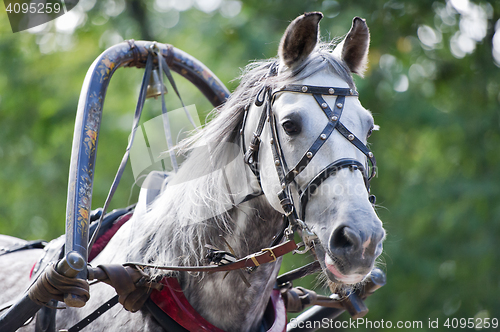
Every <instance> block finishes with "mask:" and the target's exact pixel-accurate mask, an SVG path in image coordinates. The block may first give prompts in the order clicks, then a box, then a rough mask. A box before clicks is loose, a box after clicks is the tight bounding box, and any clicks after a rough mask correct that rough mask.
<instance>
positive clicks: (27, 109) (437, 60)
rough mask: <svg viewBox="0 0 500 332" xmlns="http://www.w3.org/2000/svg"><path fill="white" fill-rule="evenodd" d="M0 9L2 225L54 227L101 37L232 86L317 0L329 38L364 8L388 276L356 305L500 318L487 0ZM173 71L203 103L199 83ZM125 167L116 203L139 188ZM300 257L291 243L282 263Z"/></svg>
mask: <svg viewBox="0 0 500 332" xmlns="http://www.w3.org/2000/svg"><path fill="white" fill-rule="evenodd" d="M0 10H2V12H0V15H3V16H4V18H5V19H3V20H0V34H1V35H0V61H1V63H2V70H0V188H1V189H2V193H1V194H0V233H4V234H10V235H13V236H19V237H23V238H30V239H33V238H39V237H42V238H46V239H50V238H53V237H56V236H58V235H60V234H62V233H63V232H64V215H65V200H66V183H67V174H68V168H69V156H70V151H71V140H72V131H73V124H74V115H75V111H76V105H77V101H78V93H79V90H80V88H81V85H82V82H83V78H84V76H85V72H86V70H87V68H88V67H89V66H90V64H91V63H92V61H93V60H94V59H95V58H96V57H97V56H98V55H99V54H100V53H101V52H102V51H103V50H105V49H106V48H107V47H109V46H111V45H114V44H116V43H118V42H120V41H122V40H124V39H132V38H134V39H155V40H158V41H159V42H166V43H170V44H173V45H175V46H176V47H178V48H180V49H182V50H184V51H186V52H188V53H190V54H191V55H193V56H195V57H196V58H198V59H199V60H201V61H202V62H204V63H205V64H206V65H207V66H208V67H209V68H211V69H212V71H213V72H214V73H216V74H217V75H218V76H219V78H221V80H222V81H223V82H225V83H227V86H228V87H229V88H230V89H234V88H235V86H236V85H237V81H231V80H232V79H233V78H234V77H237V76H238V75H239V73H240V69H239V68H241V67H243V66H244V65H245V64H247V63H248V62H249V61H251V60H254V59H259V58H267V57H273V56H275V55H276V49H277V46H278V43H279V38H280V36H281V34H282V33H283V31H284V29H285V28H286V26H287V24H288V23H289V21H290V20H292V19H293V18H295V17H296V16H297V15H298V14H300V13H302V12H304V11H313V10H319V11H323V13H324V14H325V18H324V19H323V21H322V23H321V26H322V34H323V38H324V39H330V38H332V37H333V36H341V35H343V34H345V33H346V32H347V31H348V29H349V26H350V23H351V20H352V17H353V16H361V17H364V18H366V19H367V22H368V25H369V26H370V29H371V36H372V42H371V51H370V69H369V71H368V72H367V73H366V78H365V79H359V78H357V79H356V82H357V85H358V89H359V91H360V99H361V101H362V103H363V104H364V105H365V107H367V108H369V109H371V111H372V112H373V114H374V116H375V119H376V122H377V123H378V124H379V125H380V127H381V130H380V132H378V133H375V134H374V135H373V136H372V138H371V141H372V144H373V145H372V148H373V150H374V153H375V155H376V156H377V160H378V163H379V167H380V169H379V172H378V174H379V176H378V178H377V179H375V180H374V181H373V185H372V187H373V189H372V190H373V192H374V193H375V194H377V196H378V202H379V204H380V207H379V208H378V213H379V214H380V216H381V218H382V220H384V222H385V227H386V229H387V230H388V237H387V240H386V244H385V252H384V254H383V256H382V258H381V266H383V268H384V269H385V270H386V272H387V275H388V284H387V286H385V287H384V288H382V289H380V290H379V291H378V292H377V293H376V294H375V295H374V296H372V297H371V298H370V299H369V300H368V305H369V308H370V314H369V316H367V318H369V319H370V320H372V321H380V320H381V319H384V320H385V321H391V322H393V323H394V324H395V323H396V322H397V321H422V322H423V327H424V329H429V328H428V325H427V324H428V320H429V319H431V320H435V319H436V318H438V319H439V322H440V327H441V329H444V328H443V325H442V324H443V323H444V322H445V320H446V319H447V318H453V317H454V318H472V317H490V318H500V303H499V300H498V294H500V278H499V277H498V276H499V275H500V267H499V266H500V265H499V262H500V259H499V258H500V244H499V242H500V241H498V238H499V236H500V222H499V220H500V205H499V204H498V201H499V200H500V185H499V184H500V175H499V172H498V168H499V166H500V154H499V153H498V147H499V146H500V130H499V125H500V112H499V109H500V108H499V103H500V83H499V82H500V71H499V66H500V21H499V19H500V3H499V2H498V1H474V2H472V1H469V0H446V1H445V0H438V1H418V2H415V1H396V0H390V1H386V0H375V1H367V0H362V1H357V2H339V1H334V0H323V1H322V0H315V1H307V2H305V1H299V0H292V1H284V0H273V1H265V2H264V1H258V0H248V1H245V2H242V1H236V0H209V1H208V0H171V1H160V0H146V1H137V0H127V1H125V0H104V1H99V2H97V1H95V0H83V1H80V3H79V5H78V6H77V7H76V8H75V9H73V10H72V11H70V12H69V13H68V14H66V15H64V16H62V17H61V18H60V19H58V20H57V21H53V22H50V23H48V24H46V25H45V26H42V27H37V28H34V29H32V30H30V31H27V32H21V33H16V34H12V33H11V32H10V28H9V26H8V20H7V19H6V14H5V12H4V11H3V10H4V8H2V9H0ZM141 74H142V73H141V71H139V70H133V69H121V70H119V71H118V72H117V73H116V74H115V78H114V79H113V80H112V83H111V85H110V88H109V91H108V95H107V98H106V99H107V100H106V104H105V111H104V120H103V125H102V129H101V136H100V137H101V139H100V141H101V142H100V148H99V153H98V157H97V158H98V163H97V169H96V176H95V185H94V196H93V206H94V207H98V206H101V205H102V203H103V202H104V199H105V196H106V194H107V191H108V189H109V186H110V184H111V181H112V178H113V176H114V173H115V171H116V168H117V166H118V162H119V160H120V159H121V155H122V153H123V151H124V149H125V145H126V142H127V136H128V133H129V127H130V124H131V122H132V113H133V109H134V107H135V102H136V100H135V99H136V98H137V94H138V89H139V84H140V77H141ZM178 83H179V85H180V87H181V89H182V91H183V92H182V93H183V96H185V97H184V98H185V99H186V101H187V102H188V103H189V104H195V105H196V106H197V108H198V111H199V112H200V113H201V114H206V113H207V112H208V111H209V109H210V107H209V105H208V104H207V103H206V101H204V100H203V97H202V96H201V95H200V94H199V93H197V92H196V91H194V90H192V89H190V87H189V84H188V83H186V82H185V81H183V80H182V79H180V78H178ZM168 99H169V101H168V102H169V107H174V108H176V107H178V102H177V101H176V100H175V98H168ZM170 99H172V100H170ZM146 106H147V107H146V112H145V116H146V119H145V120H147V119H148V118H153V117H155V116H157V115H158V114H159V105H158V103H157V102H156V103H155V102H154V101H148V102H147V105H146ZM128 171H129V173H128V175H127V176H126V177H125V179H124V180H123V182H122V184H121V187H120V190H119V192H118V193H117V195H116V197H115V198H114V202H113V205H114V206H115V207H122V206H125V205H127V204H128V203H129V202H133V201H134V200H135V198H136V195H137V189H135V190H133V189H130V188H133V181H134V179H133V176H132V175H131V172H130V170H128ZM301 260H302V261H303V260H306V258H304V257H299V258H295V257H293V258H287V260H286V261H285V263H284V269H290V268H292V267H296V266H298V265H300V264H301V263H302V261H301ZM301 283H302V284H303V285H308V284H310V283H312V284H313V285H314V284H316V283H317V282H316V281H315V280H314V278H309V279H306V280H304V281H302V282H301ZM325 291H326V290H325ZM346 318H347V317H344V319H346Z"/></svg>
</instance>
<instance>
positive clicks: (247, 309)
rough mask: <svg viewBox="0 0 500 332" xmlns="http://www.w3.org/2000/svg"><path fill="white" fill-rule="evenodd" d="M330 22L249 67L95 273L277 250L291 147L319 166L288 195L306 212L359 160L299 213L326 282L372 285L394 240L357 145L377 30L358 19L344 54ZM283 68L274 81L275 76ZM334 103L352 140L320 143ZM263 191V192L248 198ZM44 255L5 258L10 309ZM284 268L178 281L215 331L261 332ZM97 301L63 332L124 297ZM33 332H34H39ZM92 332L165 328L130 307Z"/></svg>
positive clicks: (368, 126)
mask: <svg viewBox="0 0 500 332" xmlns="http://www.w3.org/2000/svg"><path fill="white" fill-rule="evenodd" d="M321 18H322V15H321V14H320V13H308V14H304V15H301V16H299V17H298V18H296V19H295V20H294V21H293V22H292V23H291V24H290V25H289V26H288V28H287V29H286V31H285V33H284V35H283V37H282V39H281V43H280V46H279V50H278V57H277V58H273V59H269V60H265V61H260V62H254V63H252V64H250V65H249V66H248V67H247V68H246V71H245V73H244V74H243V75H242V76H241V83H240V85H239V87H238V88H237V89H236V91H234V93H233V94H232V95H231V97H230V99H229V100H228V101H227V102H226V103H225V104H224V106H223V107H222V108H221V109H219V110H217V111H216V115H215V116H214V118H213V120H212V121H211V122H210V123H209V124H208V125H207V126H206V127H205V128H203V129H202V130H200V132H199V133H197V134H196V135H195V136H194V137H192V138H190V139H189V140H188V141H186V142H184V143H183V145H182V148H183V149H185V150H186V151H187V150H190V151H191V152H190V154H189V157H188V158H187V159H186V161H185V162H184V163H183V165H182V166H181V168H180V170H179V172H178V173H176V174H174V175H171V176H169V177H168V185H166V186H163V188H164V189H163V191H162V192H161V193H160V194H159V195H158V196H157V197H156V198H155V199H154V201H152V202H147V201H146V199H145V198H144V195H142V196H141V197H140V199H139V203H138V205H137V208H136V210H135V213H134V215H133V217H132V219H131V220H130V221H128V222H127V223H126V224H125V225H124V226H123V227H121V228H120V230H119V231H118V232H117V234H116V235H115V236H114V237H113V239H112V240H111V241H110V243H109V244H108V245H107V247H106V248H105V249H104V250H103V251H102V252H101V253H100V254H99V255H98V256H97V257H96V258H95V259H94V260H93V261H92V262H91V264H92V265H98V264H107V263H120V264H121V263H125V262H130V261H133V262H146V263H149V264H154V265H169V266H172V265H189V266H199V265H205V264H206V261H205V253H206V245H210V246H213V247H216V248H222V249H224V250H228V246H229V247H230V248H231V249H232V250H234V252H235V256H237V257H245V256H247V255H249V254H251V253H254V252H259V251H260V250H261V249H262V248H266V247H268V246H269V244H270V243H272V241H273V236H274V235H275V234H277V233H278V232H279V231H280V230H281V229H282V227H283V226H282V225H283V219H282V216H283V214H284V213H285V212H286V211H284V208H283V205H282V203H283V202H282V201H281V200H280V198H279V197H278V193H279V192H281V191H282V190H283V187H284V186H283V184H282V183H281V182H280V177H279V176H278V174H277V170H276V169H277V168H276V167H277V166H278V164H279V162H278V161H277V160H276V155H275V151H276V150H273V149H274V147H273V144H277V143H279V147H280V151H281V153H282V158H283V160H285V161H286V163H287V164H288V165H295V164H297V163H298V162H299V161H300V160H301V157H302V156H304V155H305V156H307V157H308V158H310V160H308V161H307V166H306V167H303V168H301V169H300V170H299V171H298V172H296V174H295V176H294V178H293V181H290V184H287V186H286V187H287V190H288V191H289V193H290V195H291V198H292V199H293V201H294V202H299V201H300V199H299V195H300V192H301V190H303V189H304V188H305V187H306V186H307V185H308V184H309V183H311V180H312V179H314V178H315V176H317V175H318V174H319V173H320V172H321V171H322V170H324V169H325V168H326V167H328V165H330V164H332V162H334V161H336V160H343V159H344V158H345V159H349V160H355V161H357V162H356V163H355V164H353V162H351V164H350V165H349V167H342V168H340V169H339V170H337V171H336V172H334V174H332V175H331V176H328V177H327V178H325V179H324V181H322V182H320V185H318V187H317V188H316V190H314V191H311V193H310V197H308V204H307V206H301V205H300V204H299V203H294V209H295V210H296V212H297V213H298V214H300V215H303V216H305V217H304V222H305V224H306V225H307V228H308V231H310V233H312V234H315V236H316V238H315V240H314V242H313V243H312V244H311V246H313V247H314V253H315V255H316V258H317V259H318V261H319V262H320V264H321V267H322V269H323V273H324V275H325V276H326V278H325V279H326V282H327V283H329V284H336V285H342V284H357V283H362V282H363V280H364V279H365V278H366V276H367V275H368V274H369V273H370V271H371V270H372V268H373V267H374V264H375V261H376V258H377V257H378V256H379V255H380V254H381V252H382V242H383V240H384V238H385V232H384V230H383V228H382V222H381V221H380V219H379V218H378V217H377V214H376V213H375V211H374V207H373V205H372V204H371V202H370V200H369V193H368V191H367V190H366V180H367V177H368V175H367V173H368V171H369V170H368V167H354V166H356V165H365V166H366V165H367V160H368V159H370V158H369V157H367V156H368V154H367V153H365V152H363V150H360V148H359V146H356V145H354V144H352V143H353V141H356V140H358V141H359V142H361V143H362V144H361V145H362V146H365V147H366V144H367V138H368V137H369V135H370V134H371V132H372V130H374V129H376V126H375V125H374V121H373V117H372V115H371V114H370V112H369V111H368V110H366V109H365V108H363V107H362V106H361V103H360V102H359V100H358V97H357V94H356V93H352V92H353V91H354V92H355V86H354V82H353V79H352V76H351V74H352V73H356V74H358V75H362V74H363V71H364V69H365V66H366V62H367V53H368V45H369V39H370V35H369V31H368V27H367V26H366V23H365V21H364V20H362V19H360V18H355V19H354V20H353V25H352V28H351V30H350V31H349V33H348V34H347V36H346V38H345V39H344V40H343V41H342V42H341V43H340V44H339V45H337V46H336V47H334V45H333V44H331V43H328V44H327V43H321V42H319V21H320V20H321ZM272 68H274V73H273V75H270V72H271V71H272V70H271V69H272ZM287 84H288V85H290V84H292V85H302V86H306V87H307V86H316V87H317V86H319V87H326V88H327V90H328V91H330V95H324V96H323V98H324V101H325V103H324V104H320V105H319V104H318V102H317V101H316V100H315V99H314V98H313V96H312V95H311V94H308V93H294V92H290V91H286V90H284V91H281V92H280V91H278V90H279V89H280V87H282V86H284V85H287ZM265 87H271V89H272V90H273V91H278V92H276V93H273V95H272V96H273V98H272V100H271V101H270V103H272V105H271V106H270V107H271V108H272V117H273V119H272V120H273V123H274V125H275V130H276V132H275V136H273V133H272V130H271V129H270V128H271V127H270V126H267V125H266V126H264V127H263V129H262V132H261V133H260V146H259V149H258V152H257V156H255V157H256V158H255V159H258V163H255V165H256V166H257V168H258V172H255V170H252V169H251V168H250V167H249V166H248V164H247V163H244V162H243V159H244V158H243V153H242V151H243V150H244V149H243V148H242V147H241V142H247V143H248V142H250V141H251V139H252V135H253V133H254V131H255V128H258V126H259V125H258V123H259V119H260V115H261V114H262V111H263V107H265V106H266V104H264V105H261V104H260V103H255V100H256V99H257V98H260V97H262V96H261V94H262V91H266V90H265ZM335 89H347V91H351V95H347V96H345V101H344V104H343V105H339V104H338V103H336V93H335V92H334V90H335ZM304 90H307V89H302V92H305V91H304ZM299 92H300V91H299ZM328 105H329V107H331V108H332V109H333V108H335V107H338V108H343V112H342V114H341V120H342V123H343V125H345V127H344V128H348V130H349V131H350V134H349V135H347V136H344V135H342V134H341V133H340V132H339V131H337V130H333V132H331V135H329V137H326V136H319V135H320V134H321V133H322V130H324V128H325V126H327V125H328V123H329V121H333V120H331V119H328V118H327V117H325V113H324V111H323V109H322V108H327V106H328ZM246 113H247V115H246V117H245V119H246V121H245V123H244V116H245V114H246ZM268 120H269V119H268ZM240 130H241V134H240ZM240 135H242V136H243V139H242V137H241V136H240ZM351 135H352V136H351ZM318 137H321V139H323V140H324V142H322V146H321V148H319V150H318V151H315V154H314V155H313V154H312V153H311V154H310V155H309V154H308V153H309V152H308V149H309V148H310V147H311V145H312V144H313V143H314V142H315V141H316V140H317V138H318ZM346 138H347V139H346ZM274 139H277V140H278V141H279V142H275V141H273V140H274ZM358 145H359V144H358ZM235 156H236V157H235ZM369 156H372V155H371V152H370V155H369ZM257 157H258V158H257ZM247 161H248V160H247ZM257 175H258V176H257ZM145 191H147V190H146V189H145ZM255 192H260V193H262V194H261V195H256V197H255V198H253V199H249V200H247V199H243V198H245V197H248V194H251V193H255ZM0 241H3V243H2V242H0V246H6V245H7V244H8V243H6V242H9V241H16V240H15V239H12V238H8V237H0ZM41 255H42V250H40V249H38V250H25V251H21V252H16V253H11V254H7V255H2V256H0V271H3V273H2V274H1V275H0V303H3V302H6V301H8V300H11V299H13V298H15V297H16V296H18V295H20V294H21V293H22V292H23V290H24V289H25V287H26V286H27V285H28V284H29V272H30V269H31V267H32V266H33V264H34V263H35V262H36V261H37V260H38V259H39V258H40V256H41ZM280 264H281V259H278V260H277V261H275V262H272V263H268V264H264V265H261V266H259V267H258V268H257V269H256V270H255V271H253V272H252V273H247V272H243V274H244V276H245V278H246V279H247V281H248V283H249V284H250V286H247V285H246V284H245V282H244V281H243V280H242V277H241V274H240V273H237V272H230V273H228V274H227V275H226V273H187V272H179V273H170V274H171V275H173V276H176V277H177V278H178V280H179V283H180V285H181V287H182V289H183V292H184V295H185V297H186V298H187V300H188V301H189V303H190V304H191V306H192V307H193V308H194V309H195V310H196V311H197V312H198V313H199V314H200V315H201V316H202V317H203V318H204V319H206V320H207V321H208V322H210V323H211V324H213V325H214V326H216V327H218V328H220V329H222V330H225V331H259V329H260V327H261V322H262V319H263V316H264V311H265V308H266V305H267V303H268V301H269V298H270V296H271V293H272V290H273V286H274V284H275V282H276V277H277V274H278V271H279V268H280ZM6 271H8V273H5V272H6ZM147 272H148V273H149V274H150V275H151V276H153V277H154V276H159V275H164V274H165V273H166V272H165V271H162V270H159V269H154V268H153V269H149V270H147ZM90 294H91V298H90V300H89V301H88V303H87V304H86V305H85V306H84V307H83V308H68V309H66V310H61V311H59V312H58V314H57V328H58V329H63V328H69V327H71V326H72V325H74V324H75V323H76V322H78V321H79V320H80V319H82V318H83V317H85V316H86V315H88V314H89V313H91V312H93V311H94V310H95V309H96V308H97V307H98V306H100V305H101V304H103V303H104V302H105V301H107V300H108V299H110V298H111V297H113V295H114V289H112V288H111V287H109V286H108V285H105V284H102V283H97V284H95V285H92V286H91V288H90ZM21 330H23V331H24V330H26V331H33V326H32V324H31V325H30V326H28V327H24V328H22V329H21ZM85 331H163V329H162V327H160V325H159V324H158V323H157V321H155V320H154V319H153V318H152V317H151V315H150V313H149V312H147V311H144V310H141V311H139V312H136V313H131V312H129V311H126V310H124V309H123V307H122V306H120V305H118V306H115V307H114V308H112V309H111V310H110V311H108V312H107V313H105V314H104V316H102V317H100V318H99V319H97V320H96V321H95V322H93V323H92V324H91V325H89V326H88V327H87V328H86V329H85Z"/></svg>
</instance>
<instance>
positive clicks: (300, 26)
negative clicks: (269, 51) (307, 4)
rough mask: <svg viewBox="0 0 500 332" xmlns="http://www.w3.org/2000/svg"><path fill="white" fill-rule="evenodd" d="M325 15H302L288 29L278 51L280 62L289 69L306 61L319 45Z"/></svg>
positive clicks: (317, 13)
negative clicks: (322, 20)
mask: <svg viewBox="0 0 500 332" xmlns="http://www.w3.org/2000/svg"><path fill="white" fill-rule="evenodd" d="M322 18H323V14H321V13H319V12H312V13H305V14H304V15H300V16H299V17H297V18H296V19H295V20H293V21H292V23H290V25H289V26H288V28H286V31H285V33H284V34H283V37H281V42H280V46H279V50H278V55H279V58H280V62H281V63H282V64H284V65H285V66H287V67H289V68H293V67H296V66H298V65H300V64H301V63H302V61H304V60H305V59H306V58H307V56H308V55H309V54H310V53H311V52H312V51H313V50H314V47H316V44H317V43H318V35H319V21H320V20H321V19H322Z"/></svg>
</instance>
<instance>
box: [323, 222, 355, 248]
mask: <svg viewBox="0 0 500 332" xmlns="http://www.w3.org/2000/svg"><path fill="white" fill-rule="evenodd" d="M360 244H361V238H360V236H359V235H358V234H357V233H356V232H354V230H353V229H351V228H350V227H348V226H342V227H339V228H338V229H337V230H336V231H335V232H334V233H333V234H332V237H331V239H330V248H331V250H332V251H333V250H335V249H341V248H343V249H351V248H358V247H359V246H360Z"/></svg>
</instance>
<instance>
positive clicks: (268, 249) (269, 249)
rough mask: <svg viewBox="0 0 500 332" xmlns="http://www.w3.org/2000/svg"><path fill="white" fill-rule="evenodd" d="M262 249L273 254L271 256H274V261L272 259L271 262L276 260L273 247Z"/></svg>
mask: <svg viewBox="0 0 500 332" xmlns="http://www.w3.org/2000/svg"><path fill="white" fill-rule="evenodd" d="M261 251H262V252H266V251H269V253H270V254H271V257H272V258H273V260H272V261H270V262H269V263H272V262H276V255H275V254H274V251H273V249H271V248H264V249H262V250H261Z"/></svg>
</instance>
